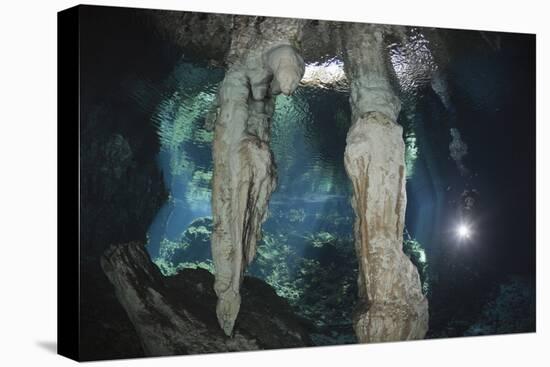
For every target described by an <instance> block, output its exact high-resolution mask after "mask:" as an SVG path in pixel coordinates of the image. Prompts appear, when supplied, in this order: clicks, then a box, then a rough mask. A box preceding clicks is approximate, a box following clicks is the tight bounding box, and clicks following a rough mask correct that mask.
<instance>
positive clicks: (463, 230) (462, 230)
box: [457, 224, 472, 239]
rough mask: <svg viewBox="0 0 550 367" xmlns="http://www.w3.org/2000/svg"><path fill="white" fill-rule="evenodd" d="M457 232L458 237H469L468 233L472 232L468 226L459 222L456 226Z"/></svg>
mask: <svg viewBox="0 0 550 367" xmlns="http://www.w3.org/2000/svg"><path fill="white" fill-rule="evenodd" d="M457 233H458V236H459V237H460V238H464V239H466V238H470V235H471V234H472V233H471V231H470V228H469V227H468V226H467V225H466V224H461V225H460V226H458V228H457Z"/></svg>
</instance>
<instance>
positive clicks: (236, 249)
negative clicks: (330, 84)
mask: <svg viewBox="0 0 550 367" xmlns="http://www.w3.org/2000/svg"><path fill="white" fill-rule="evenodd" d="M239 19H240V22H238V23H236V24H235V25H234V29H235V30H234V31H233V35H232V41H231V47H230V50H229V53H228V57H227V62H228V64H229V68H228V71H227V73H226V76H225V79H224V81H223V82H222V85H221V87H220V91H219V94H218V111H217V119H216V123H215V130H214V144H213V159H214V174H213V180H212V211H213V221H214V231H213V234H212V256H213V260H214V267H215V284H214V289H215V291H216V294H217V296H218V303H217V308H216V313H217V318H218V322H219V324H220V326H221V328H222V329H223V330H224V332H225V333H226V334H227V335H231V333H232V331H233V327H234V324H235V320H236V318H237V315H238V312H239V308H240V304H241V296H240V292H239V290H240V286H241V283H242V280H243V273H244V270H245V269H246V266H247V265H248V264H250V262H251V261H252V260H253V259H254V255H255V253H256V245H257V243H258V241H259V240H260V238H261V224H262V222H263V221H264V220H265V218H266V213H267V206H268V203H269V198H270V196H271V193H272V192H273V191H274V190H275V187H276V168H275V163H274V160H273V153H272V152H271V149H270V147H269V140H270V135H271V131H270V129H271V116H272V114H273V109H274V98H275V96H276V95H277V94H280V93H283V94H285V95H290V94H292V92H293V91H294V90H295V89H296V87H297V86H298V83H299V82H300V79H301V78H302V76H303V74H304V62H303V60H302V58H301V57H300V55H299V54H298V52H297V50H296V48H295V47H294V46H296V45H297V40H298V39H299V38H300V36H301V32H302V28H303V21H301V20H296V19H279V18H261V17H256V18H252V17H251V18H239Z"/></svg>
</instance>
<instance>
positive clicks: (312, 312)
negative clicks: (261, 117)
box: [147, 58, 357, 345]
mask: <svg viewBox="0 0 550 367" xmlns="http://www.w3.org/2000/svg"><path fill="white" fill-rule="evenodd" d="M223 76H224V72H223V69H221V68H213V67H207V66H204V65H200V64H197V63H191V62H182V63H180V65H178V66H177V67H176V68H175V70H174V72H173V75H172V76H171V78H173V79H174V80H176V81H177V86H176V89H175V91H174V93H173V94H172V95H170V96H168V97H167V98H166V99H165V100H164V101H162V102H161V103H160V104H159V107H158V109H157V110H156V112H155V114H154V116H153V118H152V120H153V121H154V123H155V126H157V129H158V134H159V138H160V141H161V149H160V153H159V156H158V164H159V167H161V169H162V172H163V174H164V182H165V184H166V186H167V189H168V191H169V196H168V200H167V202H166V203H165V204H164V206H163V207H162V209H161V210H160V211H159V213H158V214H157V216H156V218H155V220H154V221H153V223H152V225H151V227H150V228H149V231H148V238H149V243H148V246H147V248H148V251H149V253H150V254H151V256H152V258H153V260H154V262H155V263H156V264H157V266H159V268H160V269H161V270H162V272H163V273H164V274H165V275H173V274H175V273H177V272H178V270H180V269H182V268H204V269H208V270H209V271H211V272H213V271H214V269H213V264H212V255H211V249H210V241H211V233H212V216H211V178H212V170H213V163H212V150H211V146H212V139H213V133H212V132H211V131H208V126H207V124H208V119H209V116H208V115H209V113H211V105H212V103H213V101H214V99H215V98H216V93H217V92H218V86H219V83H220V82H221V80H222V79H223ZM350 121H351V117H350V107H349V88H348V86H347V81H346V79H345V76H344V72H343V65H342V62H341V61H340V60H338V59H337V58H327V60H326V61H321V62H312V63H310V64H308V65H306V73H305V77H304V80H303V81H302V84H301V86H300V87H299V88H298V89H297V91H296V92H295V93H294V94H293V95H292V96H288V97H287V96H278V98H277V100H276V104H275V111H274V115H273V121H272V136H271V148H272V150H273V153H274V157H275V163H276V165H277V176H278V177H277V178H278V183H277V189H276V191H275V192H274V193H273V195H272V197H271V200H270V202H269V214H268V218H267V220H266V221H265V223H264V224H263V226H262V227H263V230H262V240H261V242H260V243H259V245H258V249H257V254H256V257H255V259H254V261H253V262H252V264H251V265H250V266H249V268H248V269H247V271H246V275H250V276H254V277H258V278H260V279H262V280H264V281H266V282H267V283H268V284H270V285H271V286H272V287H273V289H274V290H275V291H276V292H277V294H278V295H279V296H281V297H284V298H285V299H286V300H287V301H288V302H289V303H290V304H291V305H292V306H293V308H294V309H295V310H296V312H297V313H298V314H299V315H300V316H302V317H304V318H306V319H308V320H310V321H311V322H312V323H313V324H314V325H315V327H316V332H315V333H314V334H315V339H316V340H315V342H316V344H320V345H324V344H334V343H352V342H356V339H355V335H354V332H353V328H352V322H351V315H352V310H353V306H354V304H355V302H356V298H357V284H356V283H357V260H356V254H355V248H354V243H353V241H354V238H353V221H354V214H353V209H352V207H351V205H350V200H349V198H350V195H351V184H350V182H349V179H348V177H347V176H346V173H345V169H344V165H343V157H344V149H345V139H346V134H347V131H348V129H349V126H350Z"/></svg>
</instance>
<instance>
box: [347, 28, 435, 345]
mask: <svg viewBox="0 0 550 367" xmlns="http://www.w3.org/2000/svg"><path fill="white" fill-rule="evenodd" d="M389 29H390V28H388V27H384V26H379V25H367V24H354V23H350V24H346V25H345V26H344V27H343V33H342V44H343V50H344V61H345V70H346V74H347V77H348V79H349V80H350V86H351V97H350V103H351V108H352V126H351V128H350V130H349V132H348V135H347V139H346V143H347V145H346V150H345V167H346V172H347V174H348V176H349V178H350V180H351V181H352V184H353V197H352V205H353V208H354V210H355V214H356V221H355V229H354V231H355V247H356V252H357V256H358V262H359V279H358V284H359V298H360V302H359V303H358V306H357V307H356V310H355V315H354V329H355V332H356V334H357V337H358V339H359V341H361V342H381V341H396V340H408V339H420V338H423V337H424V336H425V334H426V332H427V329H428V303H427V299H426V297H425V296H424V295H423V294H422V290H421V284H420V278H419V275H418V271H417V270H416V268H415V267H414V265H413V264H412V263H411V261H410V260H409V259H408V258H407V256H406V255H405V254H404V253H403V227H404V221H405V208H406V201H407V198H406V192H405V177H406V175H405V169H406V168H405V158H404V153H405V145H404V142H403V138H402V128H401V126H400V125H398V124H397V123H396V120H397V116H398V114H399V110H400V101H399V99H398V97H397V96H396V95H395V93H394V92H393V90H392V86H391V83H390V73H389V71H388V66H387V62H386V56H385V46H384V39H383V38H384V32H387V31H388V30H389Z"/></svg>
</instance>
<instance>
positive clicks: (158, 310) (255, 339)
mask: <svg viewBox="0 0 550 367" xmlns="http://www.w3.org/2000/svg"><path fill="white" fill-rule="evenodd" d="M101 266H102V268H103V271H104V272H105V274H106V275H107V277H108V279H109V280H110V282H111V283H112V285H113V286H114V288H115V292H116V296H117V299H118V300H119V302H120V303H121V304H122V306H123V307H124V309H125V310H126V313H127V314H128V316H129V318H130V320H131V322H132V324H133V326H134V327H135V329H136V332H137V335H138V337H139V340H140V341H141V344H142V347H143V350H144V351H145V354H146V355H148V356H161V355H174V354H196V353H212V352H227V351H244V350H258V349H272V348H289V347H301V346H307V345H311V341H310V338H309V335H308V331H307V330H308V329H309V328H311V326H310V325H308V323H307V321H305V320H303V319H301V318H299V317H297V316H295V315H294V314H293V313H292V311H291V309H290V306H289V305H288V303H287V302H286V301H285V300H284V299H283V298H281V297H279V296H277V295H276V293H275V292H274V291H273V289H272V288H271V287H270V286H269V285H267V284H266V283H264V282H263V281H261V280H259V279H255V278H248V277H247V278H245V280H244V282H243V289H242V293H243V294H244V295H246V298H245V300H244V302H243V304H242V308H241V312H240V317H239V321H238V322H237V324H236V326H235V331H234V333H233V337H232V338H229V337H227V336H226V335H225V334H224V333H223V332H222V331H221V330H220V329H219V327H218V325H217V323H216V317H215V314H216V295H215V293H214V291H213V282H214V277H213V276H212V274H211V273H209V272H208V271H206V270H202V269H184V270H182V271H181V272H180V273H178V274H177V275H175V276H170V277H164V276H163V275H162V274H161V273H160V271H159V269H158V268H157V267H156V266H154V264H153V263H152V262H151V259H150V258H149V255H148V254H147V252H146V251H145V248H144V246H143V245H142V244H140V243H137V242H133V243H128V244H124V245H119V246H112V247H111V248H110V249H108V250H107V251H106V252H105V254H104V256H103V257H102V259H101Z"/></svg>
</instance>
